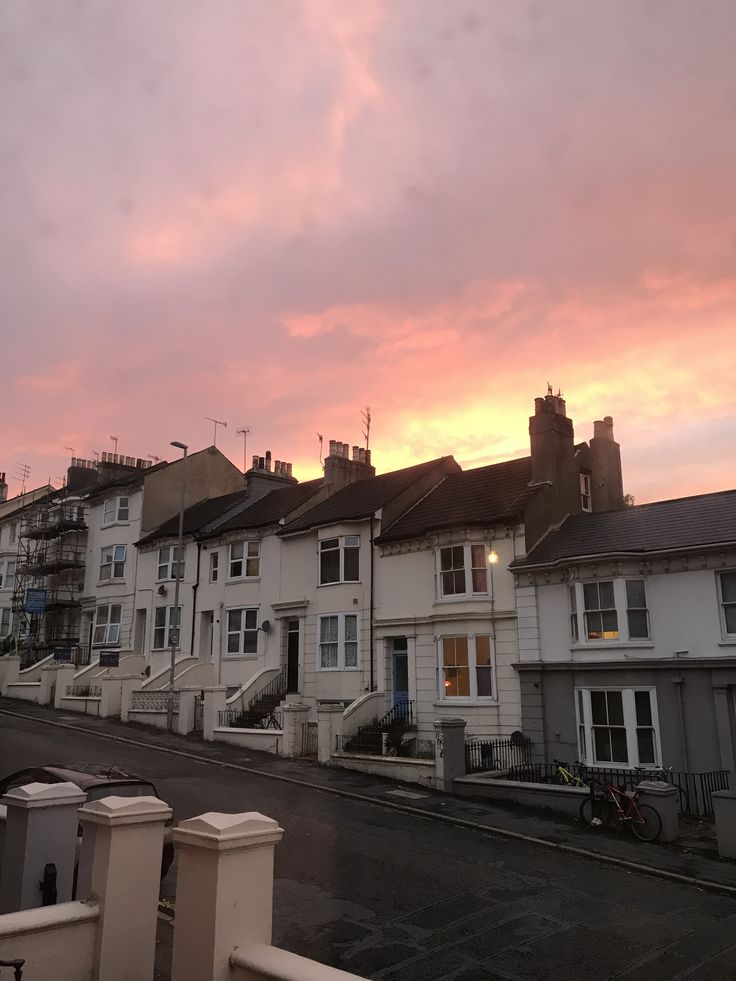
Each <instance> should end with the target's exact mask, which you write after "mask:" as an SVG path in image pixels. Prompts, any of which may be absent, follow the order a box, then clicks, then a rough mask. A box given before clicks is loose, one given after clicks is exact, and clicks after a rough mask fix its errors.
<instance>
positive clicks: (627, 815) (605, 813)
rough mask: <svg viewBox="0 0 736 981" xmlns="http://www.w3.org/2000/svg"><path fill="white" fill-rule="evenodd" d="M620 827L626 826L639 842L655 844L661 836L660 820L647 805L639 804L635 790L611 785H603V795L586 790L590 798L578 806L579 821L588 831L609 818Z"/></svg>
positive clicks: (592, 789)
mask: <svg viewBox="0 0 736 981" xmlns="http://www.w3.org/2000/svg"><path fill="white" fill-rule="evenodd" d="M612 809H615V813H616V818H617V820H618V821H619V822H620V823H622V824H624V823H625V824H628V826H629V827H630V828H631V830H632V832H633V833H634V834H635V835H636V837H637V838H639V839H640V840H641V841H656V840H657V838H659V836H660V834H661V833H662V818H661V817H660V815H659V812H658V811H655V809H654V808H653V807H650V805H649V804H640V803H639V794H638V793H637V791H635V790H621V789H620V788H618V787H615V786H614V785H613V784H612V783H609V784H606V787H605V790H604V791H603V793H600V792H597V793H596V791H595V789H594V787H593V785H591V788H590V796H589V797H586V799H585V800H584V801H583V803H582V804H581V805H580V819H581V821H584V822H585V823H586V824H588V825H590V826H591V827H600V826H601V825H602V824H605V823H607V821H608V820H609V818H610V817H612V816H613V815H612V813H611V812H612Z"/></svg>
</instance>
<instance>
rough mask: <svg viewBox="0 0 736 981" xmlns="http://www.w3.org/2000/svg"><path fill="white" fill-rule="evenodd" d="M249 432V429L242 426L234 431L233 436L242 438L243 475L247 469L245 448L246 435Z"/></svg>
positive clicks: (246, 442)
mask: <svg viewBox="0 0 736 981" xmlns="http://www.w3.org/2000/svg"><path fill="white" fill-rule="evenodd" d="M249 432H250V429H249V428H248V427H247V426H242V427H241V428H240V429H236V431H235V435H236V436H242V437H243V473H245V471H246V469H247V460H248V454H247V450H246V447H247V446H248V433H249Z"/></svg>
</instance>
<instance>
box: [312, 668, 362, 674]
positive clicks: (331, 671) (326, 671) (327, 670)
mask: <svg viewBox="0 0 736 981" xmlns="http://www.w3.org/2000/svg"><path fill="white" fill-rule="evenodd" d="M317 670H318V671H319V672H320V673H321V674H334V673H335V672H336V671H347V672H348V673H349V674H355V673H356V672H357V671H360V668H320V667H318V668H317Z"/></svg>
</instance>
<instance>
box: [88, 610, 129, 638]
mask: <svg viewBox="0 0 736 981" xmlns="http://www.w3.org/2000/svg"><path fill="white" fill-rule="evenodd" d="M122 612H123V608H122V606H120V605H119V604H117V603H113V604H106V605H105V606H98V607H97V610H96V611H95V629H94V633H93V635H92V643H93V644H95V645H100V644H119V643H120V622H121V620H122Z"/></svg>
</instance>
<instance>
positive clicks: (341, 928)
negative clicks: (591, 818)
mask: <svg viewBox="0 0 736 981" xmlns="http://www.w3.org/2000/svg"><path fill="white" fill-rule="evenodd" d="M75 760H100V761H103V762H109V763H115V764H116V765H117V766H120V767H122V768H128V769H131V770H133V771H135V772H137V773H139V774H141V775H144V776H146V777H148V778H150V779H151V780H153V781H154V782H155V784H156V786H157V788H158V791H159V793H160V795H161V797H162V798H163V799H164V800H166V801H167V802H168V803H169V804H171V805H172V806H173V808H174V811H175V817H176V818H177V819H182V818H186V817H191V816H193V815H195V814H199V813H202V812H203V811H210V810H219V811H246V810H258V811H261V812H262V813H264V814H267V815H269V816H270V817H273V818H276V820H278V821H279V823H280V824H281V826H282V827H283V828H284V829H285V832H286V833H285V835H284V839H283V841H282V843H281V844H280V845H279V846H278V848H277V852H276V882H275V890H274V905H275V910H274V943H275V944H277V945H278V946H281V947H284V948H286V949H288V950H292V951H294V952H295V953H299V954H303V955H305V956H309V957H313V958H315V959H317V960H320V961H322V962H324V963H328V964H332V965H334V966H337V967H341V968H343V969H345V970H348V971H353V972H355V973H356V974H359V975H363V976H365V977H370V978H380V979H390V981H434V979H445V978H446V979H453V981H502V979H503V981H520V979H544V981H577V979H581V981H582V979H585V981H588V979H589V981H601V979H606V978H614V977H616V978H627V979H629V981H639V979H641V981H645V979H646V981H664V979H674V978H688V979H693V981H706V979H707V981H720V979H723V981H725V979H729V981H731V979H734V978H736V901H734V900H732V899H730V898H728V897H724V896H717V895H712V894H707V893H704V892H702V891H700V890H698V889H696V888H694V887H691V886H685V885H680V884H676V883H669V882H664V881H660V880H657V879H653V878H650V877H648V876H644V875H637V874H632V873H627V872H624V871H619V870H617V869H613V868H609V867H606V866H603V865H601V864H599V863H598V862H595V861H592V860H587V859H583V858H579V857H577V856H573V855H569V854H561V853H557V852H552V851H549V850H547V849H544V848H540V847H538V846H535V845H530V844H526V843H524V842H517V841H509V840H506V839H500V838H496V837H494V836H492V835H490V834H486V833H482V832H476V831H471V830H465V829H459V828H452V827H448V826H447V825H446V824H443V823H440V822H437V821H434V820H431V819H421V818H417V817H416V816H410V815H407V814H402V813H397V812H395V811H389V810H386V809H384V808H382V807H380V806H376V805H370V804H365V803H360V802H357V801H351V800H346V799H343V798H340V797H333V796H331V795H329V794H326V793H321V792H317V791H314V790H312V789H309V788H305V787H299V786H294V785H290V784H284V783H280V782H277V781H274V780H270V779H269V778H268V777H266V776H260V775H255V774H245V773H238V772H234V771H232V770H225V769H222V768H221V767H219V766H217V765H216V764H214V763H201V762H196V761H192V760H187V759H184V758H179V757H174V756H169V755H164V754H161V753H158V752H156V750H154V749H145V748H138V747H132V746H126V745H121V744H117V743H112V742H110V741H109V740H106V739H104V738H101V737H98V736H94V735H89V734H81V733H74V732H72V731H69V730H65V731H62V730H59V729H55V728H53V727H49V726H46V725H44V724H43V723H41V722H39V721H36V720H28V721H25V720H19V719H15V718H9V717H7V716H2V715H0V775H4V774H5V773H7V772H10V771H12V770H16V769H20V768H21V767H23V766H31V765H35V764H42V763H60V762H65V763H72V762H74V761H75ZM175 873H176V869H175V867H174V868H173V869H172V871H171V873H170V874H169V876H167V879H166V881H165V882H164V884H163V895H164V896H165V897H168V898H170V899H173V898H174V890H175ZM164 946H165V942H164ZM159 976H160V977H164V976H165V973H162V974H160V975H159Z"/></svg>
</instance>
